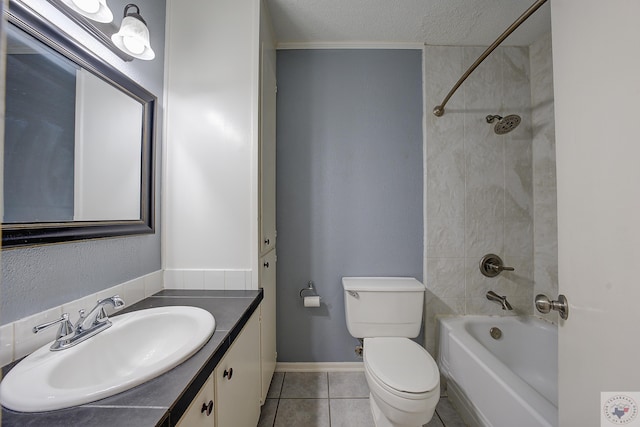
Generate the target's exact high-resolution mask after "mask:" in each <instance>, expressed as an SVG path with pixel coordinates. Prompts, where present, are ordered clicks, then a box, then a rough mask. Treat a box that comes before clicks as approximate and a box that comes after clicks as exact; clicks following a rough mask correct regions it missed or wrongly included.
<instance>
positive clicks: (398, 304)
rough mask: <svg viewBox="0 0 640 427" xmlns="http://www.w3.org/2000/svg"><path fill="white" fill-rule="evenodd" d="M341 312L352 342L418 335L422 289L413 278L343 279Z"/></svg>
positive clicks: (422, 298)
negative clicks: (368, 338) (354, 339)
mask: <svg viewBox="0 0 640 427" xmlns="http://www.w3.org/2000/svg"><path fill="white" fill-rule="evenodd" d="M342 287H343V288H344V311H345V316H346V320H347V329H348V330H349V333H350V334H351V335H352V336H354V337H356V338H367V337H408V338H415V337H417V336H418V334H419V333H420V325H421V323H422V307H423V305H424V291H425V286H424V285H423V284H422V283H420V282H419V281H418V280H416V279H414V278H413V277H343V278H342Z"/></svg>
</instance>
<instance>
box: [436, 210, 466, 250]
mask: <svg viewBox="0 0 640 427" xmlns="http://www.w3.org/2000/svg"><path fill="white" fill-rule="evenodd" d="M426 228H427V256H428V257H434V258H442V257H453V258H455V257H464V239H465V235H464V217H450V216H447V217H427V227H426Z"/></svg>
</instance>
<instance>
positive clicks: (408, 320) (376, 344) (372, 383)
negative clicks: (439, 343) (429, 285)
mask: <svg viewBox="0 0 640 427" xmlns="http://www.w3.org/2000/svg"><path fill="white" fill-rule="evenodd" d="M342 287H343V288H344V307H345V314H346V320H347V328H348V329H349V333H350V334H351V335H352V336H354V337H356V338H364V369H365V371H364V372H365V377H366V379H367V384H368V385H369V390H370V392H371V395H370V396H369V401H370V404H371V412H372V413H373V419H374V421H375V423H376V427H401V426H402V427H405V426H406V427H418V426H422V425H423V424H426V423H428V422H429V420H431V417H432V416H433V412H434V410H435V408H436V404H437V403H438V400H439V398H440V373H439V371H438V366H437V365H436V362H435V361H434V360H433V357H431V355H430V354H429V353H428V352H427V351H426V350H425V349H424V348H422V347H421V346H420V345H418V344H416V343H415V342H414V341H412V340H410V339H409V338H415V337H416V336H418V334H419V333H420V324H421V321H422V307H423V301H424V292H425V286H424V285H423V284H422V283H420V282H419V281H417V280H416V279H414V278H412V277H343V278H342Z"/></svg>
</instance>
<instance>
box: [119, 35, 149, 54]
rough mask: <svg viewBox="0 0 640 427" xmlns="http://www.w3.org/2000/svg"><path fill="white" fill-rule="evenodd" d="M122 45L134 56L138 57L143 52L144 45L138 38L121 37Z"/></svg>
mask: <svg viewBox="0 0 640 427" xmlns="http://www.w3.org/2000/svg"><path fill="white" fill-rule="evenodd" d="M122 43H123V44H124V46H125V47H126V48H127V50H129V52H131V53H133V54H134V55H140V54H141V53H142V52H144V48H145V46H144V43H143V42H142V41H141V40H140V39H139V38H138V37H131V36H124V37H122Z"/></svg>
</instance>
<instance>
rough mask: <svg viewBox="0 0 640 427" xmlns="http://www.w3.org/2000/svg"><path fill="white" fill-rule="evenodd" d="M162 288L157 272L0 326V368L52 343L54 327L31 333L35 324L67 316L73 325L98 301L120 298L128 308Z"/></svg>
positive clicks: (108, 311) (109, 312)
mask: <svg viewBox="0 0 640 427" xmlns="http://www.w3.org/2000/svg"><path fill="white" fill-rule="evenodd" d="M163 288H164V286H163V272H162V270H159V271H155V272H153V273H150V274H147V275H145V276H141V277H138V278H136V279H133V280H130V281H128V282H125V283H121V284H118V285H115V286H112V287H110V288H107V289H104V290H102V291H100V292H97V293H95V294H90V295H87V296H85V297H82V298H80V299H77V300H75V301H70V302H68V303H65V304H62V305H61V306H58V307H53V308H51V309H48V310H45V311H43V312H40V313H37V314H34V315H32V316H29V317H25V318H22V319H20V320H17V321H15V322H13V323H8V324H6V325H2V326H0V366H4V365H6V364H8V363H11V362H13V361H14V360H18V359H20V358H22V357H24V356H26V355H28V354H29V353H31V352H33V351H34V350H36V349H38V348H40V347H42V346H43V345H46V344H47V343H49V342H52V341H53V340H55V338H56V332H57V330H58V328H57V327H55V326H54V327H51V328H49V329H46V330H44V331H41V332H39V333H37V334H34V333H33V327H34V326H35V325H39V324H42V323H45V322H50V321H52V320H56V319H59V318H60V316H62V313H69V315H70V318H71V321H72V322H75V321H76V320H77V319H78V310H80V309H85V310H90V309H91V308H93V306H94V305H95V303H96V301H98V300H99V299H102V298H107V297H110V296H113V295H120V296H121V297H122V299H124V301H125V303H126V304H127V305H131V304H135V303H136V302H138V301H140V300H142V299H144V298H146V297H148V296H150V295H153V294H155V293H156V292H158V291H161V290H162V289H163ZM105 309H106V310H107V314H112V313H113V308H111V307H105Z"/></svg>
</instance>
